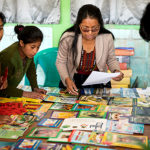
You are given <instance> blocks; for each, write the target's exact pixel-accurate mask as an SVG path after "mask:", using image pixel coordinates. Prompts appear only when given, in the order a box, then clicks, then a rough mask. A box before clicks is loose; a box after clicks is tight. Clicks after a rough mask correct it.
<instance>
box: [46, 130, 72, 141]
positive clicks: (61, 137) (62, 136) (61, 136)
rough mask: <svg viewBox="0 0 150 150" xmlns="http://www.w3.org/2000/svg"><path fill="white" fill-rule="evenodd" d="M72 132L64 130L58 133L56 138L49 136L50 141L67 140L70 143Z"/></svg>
mask: <svg viewBox="0 0 150 150" xmlns="http://www.w3.org/2000/svg"><path fill="white" fill-rule="evenodd" d="M70 134H71V131H67V132H65V131H62V132H60V133H59V134H58V136H57V137H56V138H48V140H47V141H48V142H65V143H68V138H69V136H70Z"/></svg>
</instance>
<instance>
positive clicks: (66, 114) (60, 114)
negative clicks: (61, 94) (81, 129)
mask: <svg viewBox="0 0 150 150" xmlns="http://www.w3.org/2000/svg"><path fill="white" fill-rule="evenodd" d="M77 115H78V112H73V111H52V113H51V116H50V118H58V119H65V118H76V117H77Z"/></svg>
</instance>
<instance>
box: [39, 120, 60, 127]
mask: <svg viewBox="0 0 150 150" xmlns="http://www.w3.org/2000/svg"><path fill="white" fill-rule="evenodd" d="M61 123H62V120H60V119H48V118H44V119H42V120H41V121H40V122H39V123H38V126H44V127H58V126H59V125H60V124H61Z"/></svg>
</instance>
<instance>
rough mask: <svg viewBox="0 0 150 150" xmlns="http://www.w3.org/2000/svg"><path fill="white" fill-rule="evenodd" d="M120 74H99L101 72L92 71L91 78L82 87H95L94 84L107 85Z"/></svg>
mask: <svg viewBox="0 0 150 150" xmlns="http://www.w3.org/2000/svg"><path fill="white" fill-rule="evenodd" d="M119 74H120V72H117V73H106V72H99V71H92V73H91V74H90V75H89V77H88V78H87V79H86V81H85V82H84V83H83V84H82V85H93V84H101V83H104V84H105V83H107V82H109V81H110V80H111V79H112V78H114V77H117V76H118V75H119Z"/></svg>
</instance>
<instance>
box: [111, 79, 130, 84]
mask: <svg viewBox="0 0 150 150" xmlns="http://www.w3.org/2000/svg"><path fill="white" fill-rule="evenodd" d="M111 84H112V85H116V84H117V85H130V78H123V79H122V80H121V81H115V80H111Z"/></svg>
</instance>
